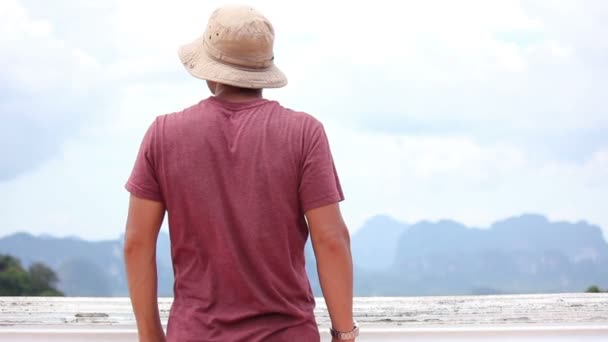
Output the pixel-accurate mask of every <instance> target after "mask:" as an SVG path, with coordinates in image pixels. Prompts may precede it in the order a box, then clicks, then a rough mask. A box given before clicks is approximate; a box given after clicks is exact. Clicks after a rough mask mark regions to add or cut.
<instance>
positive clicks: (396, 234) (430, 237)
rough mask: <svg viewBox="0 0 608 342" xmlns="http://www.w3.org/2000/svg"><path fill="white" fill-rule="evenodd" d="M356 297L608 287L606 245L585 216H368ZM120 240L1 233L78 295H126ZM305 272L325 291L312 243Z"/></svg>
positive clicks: (162, 269) (166, 289)
mask: <svg viewBox="0 0 608 342" xmlns="http://www.w3.org/2000/svg"><path fill="white" fill-rule="evenodd" d="M352 235H353V236H352V252H353V259H354V261H355V294H356V295H357V296H408V295H459V294H494V293H534V292H580V291H584V290H585V289H586V288H587V287H588V286H590V285H593V284H597V285H600V286H601V287H608V267H606V265H608V244H607V243H606V241H605V240H604V238H603V236H602V232H601V230H600V228H599V227H597V226H594V225H591V224H589V223H587V222H584V221H583V222H576V223H569V222H550V221H548V220H547V219H546V218H545V217H543V216H540V215H522V216H518V217H511V218H508V219H506V220H503V221H500V222H496V223H494V224H493V225H491V226H490V227H489V228H485V229H477V228H471V227H467V226H465V225H463V224H460V223H458V222H455V221H450V220H442V221H437V222H429V221H422V222H418V223H416V224H412V225H407V224H405V223H400V222H398V221H396V220H394V219H392V218H390V217H388V216H377V217H374V218H372V219H370V220H368V221H367V222H366V223H365V225H364V226H363V227H362V228H361V229H360V230H359V231H358V232H356V233H355V234H352ZM122 241H123V240H122V238H120V239H117V240H109V241H85V240H81V239H78V238H54V237H50V236H40V237H36V236H32V235H29V234H24V233H19V234H14V235H11V236H7V237H4V238H1V239H0V254H10V255H13V256H15V257H17V258H19V259H21V260H22V262H23V264H24V266H26V267H27V266H29V265H30V264H32V263H33V262H36V261H42V262H44V263H45V264H47V265H49V266H50V267H51V268H53V269H54V270H55V271H57V274H58V276H59V279H60V283H59V289H60V290H62V291H63V292H65V293H66V295H71V296H126V295H127V294H128V291H127V286H126V280H125V275H124V265H123V259H122V245H123V242H122ZM305 255H306V259H307V265H306V270H307V272H308V274H309V278H310V283H311V287H312V288H313V291H314V292H315V294H316V295H320V294H321V291H320V285H319V280H318V278H317V275H316V263H315V259H314V252H313V249H312V247H311V245H310V242H309V243H308V244H307V245H306V248H305ZM157 264H158V269H159V270H158V277H159V294H160V295H161V296H171V295H172V286H173V272H172V266H171V259H170V241H169V236H168V235H167V234H166V233H164V232H161V235H160V236H159V239H158V250H157Z"/></svg>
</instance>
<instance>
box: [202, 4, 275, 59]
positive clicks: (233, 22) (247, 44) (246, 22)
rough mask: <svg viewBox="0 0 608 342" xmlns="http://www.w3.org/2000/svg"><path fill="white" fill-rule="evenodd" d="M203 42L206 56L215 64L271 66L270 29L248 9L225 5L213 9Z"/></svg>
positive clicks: (259, 14) (264, 20)
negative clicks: (217, 62) (213, 60)
mask: <svg viewBox="0 0 608 342" xmlns="http://www.w3.org/2000/svg"><path fill="white" fill-rule="evenodd" d="M203 39H204V46H205V51H206V52H207V54H208V55H209V56H210V57H211V58H213V59H215V60H217V61H219V62H223V63H227V64H231V65H233V66H236V67H243V68H253V69H263V68H269V67H271V66H272V65H273V59H274V55H273V45H274V29H273V27H272V24H271V23H270V21H269V20H268V19H266V18H265V17H264V16H263V15H262V14H261V13H259V12H258V11H256V10H255V9H253V8H251V7H245V6H225V7H221V8H219V9H217V10H215V11H214V12H213V14H212V15H211V17H210V18H209V23H208V25H207V29H206V31H205V35H204V37H203Z"/></svg>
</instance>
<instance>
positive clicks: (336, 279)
mask: <svg viewBox="0 0 608 342" xmlns="http://www.w3.org/2000/svg"><path fill="white" fill-rule="evenodd" d="M306 219H307V221H308V226H309V229H310V236H311V240H312V246H313V249H314V252H315V257H316V259H317V272H318V273H319V280H320V282H321V290H322V291H323V296H324V297H325V303H327V309H328V310H329V316H330V318H331V324H332V327H333V329H334V330H337V331H341V332H348V331H351V330H353V261H352V256H351V252H350V235H349V233H348V229H347V228H346V224H345V223H344V220H343V219H342V214H341V213H340V207H339V206H338V204H337V203H336V204H331V205H328V206H324V207H321V208H317V209H312V210H309V211H308V212H307V213H306Z"/></svg>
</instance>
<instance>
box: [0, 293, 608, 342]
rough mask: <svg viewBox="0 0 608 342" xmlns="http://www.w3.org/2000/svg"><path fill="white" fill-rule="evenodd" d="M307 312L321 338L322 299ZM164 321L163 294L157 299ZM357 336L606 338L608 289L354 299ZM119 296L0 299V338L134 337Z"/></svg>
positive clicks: (365, 341) (92, 341)
mask: <svg viewBox="0 0 608 342" xmlns="http://www.w3.org/2000/svg"><path fill="white" fill-rule="evenodd" d="M317 303H318V305H317V310H316V312H315V314H316V317H317V322H318V324H319V328H320V331H321V333H322V337H323V341H329V338H328V334H327V333H326V331H327V328H328V322H329V320H328V315H327V310H326V308H325V305H324V302H323V300H322V299H317ZM159 304H160V309H161V318H162V319H163V322H166V319H167V315H168V312H169V308H170V305H171V299H170V298H164V299H161V300H160V303H159ZM355 315H356V317H357V319H358V321H359V322H360V325H361V330H362V334H361V337H360V338H359V339H357V341H358V342H359V341H360V342H369V341H429V342H430V341H514V340H515V341H598V342H599V341H604V342H605V341H608V294H550V295H512V296H470V297H464V296H463V297H396V298H388V297H381V298H377V297H374V298H357V299H356V300H355ZM135 340H136V331H135V326H134V320H133V314H132V312H131V307H130V304H129V301H128V299H127V298H48V297H37V298H36V297H0V341H10V342H26V341H28V342H30V341H65V342H76V341H78V342H80V341H87V342H96V341H112V342H118V341H121V342H122V341H125V342H126V341H135Z"/></svg>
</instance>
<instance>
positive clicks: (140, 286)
mask: <svg viewBox="0 0 608 342" xmlns="http://www.w3.org/2000/svg"><path fill="white" fill-rule="evenodd" d="M164 216H165V206H164V205H163V203H160V202H155V201H150V200H146V199H141V198H137V197H135V196H133V195H131V198H130V201H129V216H128V218H127V229H126V232H125V245H124V255H125V266H126V270H127V280H128V283H129V295H130V297H131V304H132V305H133V311H134V313H135V319H136V321H137V331H138V335H139V340H140V341H141V342H164V341H165V333H164V331H163V327H162V325H161V322H160V314H159V312H158V298H157V281H158V279H157V274H156V272H157V270H156V240H157V238H158V232H159V231H160V226H161V224H162V222H163V218H164Z"/></svg>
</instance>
